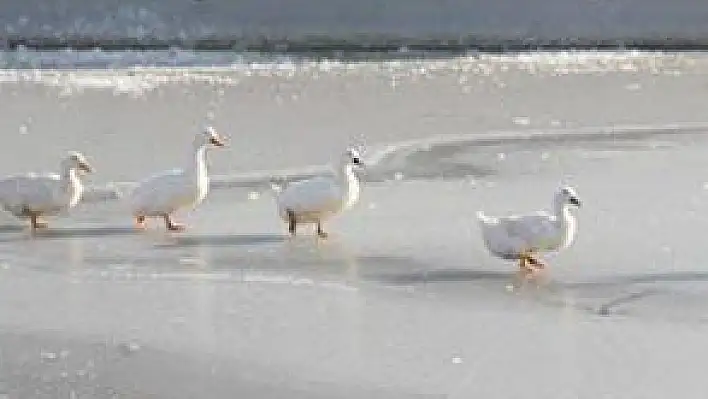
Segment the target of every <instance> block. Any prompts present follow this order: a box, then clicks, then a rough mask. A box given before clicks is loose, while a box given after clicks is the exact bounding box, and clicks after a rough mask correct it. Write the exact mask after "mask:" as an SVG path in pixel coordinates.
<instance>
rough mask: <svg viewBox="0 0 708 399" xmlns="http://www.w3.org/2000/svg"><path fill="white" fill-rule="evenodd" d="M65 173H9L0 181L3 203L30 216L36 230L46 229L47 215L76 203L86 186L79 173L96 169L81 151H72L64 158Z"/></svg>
mask: <svg viewBox="0 0 708 399" xmlns="http://www.w3.org/2000/svg"><path fill="white" fill-rule="evenodd" d="M60 168H61V173H60V174H55V173H50V174H37V173H28V174H25V175H15V176H9V177H7V178H5V179H2V180H0V204H1V206H2V207H3V209H5V210H6V211H7V212H9V213H11V214H12V215H14V216H15V217H17V218H19V219H29V220H30V222H31V227H32V230H33V231H35V230H37V229H38V228H46V227H47V225H48V224H47V222H45V221H43V220H41V218H42V217H45V216H56V215H58V214H60V213H62V212H64V211H66V210H68V209H70V208H73V207H74V206H76V204H78V203H79V201H80V200H81V196H82V195H83V192H84V187H83V185H82V184H81V180H80V178H79V175H80V173H81V172H86V173H91V172H93V168H92V167H91V165H90V164H89V163H88V161H87V160H86V157H84V155H83V154H81V153H80V152H70V153H69V154H68V155H67V156H66V158H64V159H63V160H62V161H61V166H60Z"/></svg>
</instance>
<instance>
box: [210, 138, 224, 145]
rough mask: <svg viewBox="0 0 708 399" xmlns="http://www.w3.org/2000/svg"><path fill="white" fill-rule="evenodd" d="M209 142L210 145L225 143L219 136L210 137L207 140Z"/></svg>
mask: <svg viewBox="0 0 708 399" xmlns="http://www.w3.org/2000/svg"><path fill="white" fill-rule="evenodd" d="M209 143H211V144H212V145H214V146H216V147H225V146H226V143H225V142H224V139H223V138H221V137H212V138H211V139H210V140H209Z"/></svg>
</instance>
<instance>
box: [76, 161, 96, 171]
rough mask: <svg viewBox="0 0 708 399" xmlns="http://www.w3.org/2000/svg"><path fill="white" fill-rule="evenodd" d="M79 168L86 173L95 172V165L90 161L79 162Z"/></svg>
mask: <svg viewBox="0 0 708 399" xmlns="http://www.w3.org/2000/svg"><path fill="white" fill-rule="evenodd" d="M79 170H81V171H82V172H85V173H93V167H92V166H91V165H90V164H89V163H88V162H79Z"/></svg>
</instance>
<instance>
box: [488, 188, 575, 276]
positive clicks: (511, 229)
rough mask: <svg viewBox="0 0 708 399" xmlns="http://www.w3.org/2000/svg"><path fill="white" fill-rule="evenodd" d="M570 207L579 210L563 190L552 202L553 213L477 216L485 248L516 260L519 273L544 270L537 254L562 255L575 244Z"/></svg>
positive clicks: (571, 192)
mask: <svg viewBox="0 0 708 399" xmlns="http://www.w3.org/2000/svg"><path fill="white" fill-rule="evenodd" d="M571 205H573V206H580V201H579V200H578V199H577V196H576V194H575V191H574V190H573V189H572V188H570V187H564V188H562V189H561V190H560V191H559V192H558V193H557V194H556V196H555V198H554V201H553V212H545V211H540V212H536V213H533V214H527V215H514V216H504V217H494V216H487V215H485V214H484V213H483V212H481V211H480V212H477V219H478V222H479V226H480V230H481V233H482V238H483V240H484V243H485V246H486V248H487V249H488V250H489V252H490V253H491V254H492V255H494V256H496V257H499V258H501V259H505V260H518V261H519V266H520V267H521V268H522V269H525V270H528V269H529V267H528V264H531V265H534V266H538V267H543V263H542V262H541V261H540V260H539V259H538V258H537V257H536V255H537V254H541V253H546V252H557V251H561V250H563V249H565V248H568V247H569V246H570V245H571V244H572V243H573V242H574V240H575V236H576V232H577V222H576V219H575V216H574V215H573V214H572V213H571V212H570V209H569V206H571Z"/></svg>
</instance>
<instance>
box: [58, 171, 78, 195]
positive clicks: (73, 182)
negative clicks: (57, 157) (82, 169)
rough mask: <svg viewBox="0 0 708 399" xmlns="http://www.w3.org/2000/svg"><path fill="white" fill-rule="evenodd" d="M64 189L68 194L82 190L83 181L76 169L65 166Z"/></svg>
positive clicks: (62, 174) (63, 174)
mask: <svg viewBox="0 0 708 399" xmlns="http://www.w3.org/2000/svg"><path fill="white" fill-rule="evenodd" d="M61 182H62V188H63V189H64V190H65V191H66V192H74V191H78V190H80V189H81V187H82V185H81V179H79V175H78V173H77V172H76V169H75V168H72V167H69V166H64V167H63V168H62V173H61Z"/></svg>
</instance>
